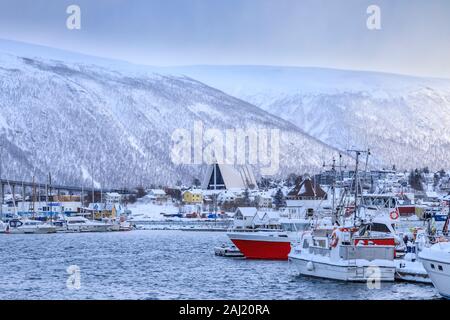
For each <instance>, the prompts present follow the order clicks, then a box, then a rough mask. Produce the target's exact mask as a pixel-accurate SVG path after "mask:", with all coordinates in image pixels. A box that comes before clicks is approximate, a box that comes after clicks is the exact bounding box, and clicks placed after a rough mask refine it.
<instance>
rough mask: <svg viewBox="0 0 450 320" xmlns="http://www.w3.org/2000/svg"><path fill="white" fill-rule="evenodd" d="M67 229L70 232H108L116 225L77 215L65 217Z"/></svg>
mask: <svg viewBox="0 0 450 320" xmlns="http://www.w3.org/2000/svg"><path fill="white" fill-rule="evenodd" d="M65 229H66V231H68V232H108V231H112V230H113V229H114V225H113V224H112V223H109V222H106V221H104V222H100V221H95V220H89V219H86V218H85V217H81V216H80V217H78V216H77V217H67V218H66V219H65Z"/></svg>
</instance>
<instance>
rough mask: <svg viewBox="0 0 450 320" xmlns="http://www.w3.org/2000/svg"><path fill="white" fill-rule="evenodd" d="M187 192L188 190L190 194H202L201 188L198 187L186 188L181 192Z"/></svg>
mask: <svg viewBox="0 0 450 320" xmlns="http://www.w3.org/2000/svg"><path fill="white" fill-rule="evenodd" d="M187 192H189V193H191V194H195V195H203V190H200V189H192V190H186V191H185V192H183V194H185V193H187Z"/></svg>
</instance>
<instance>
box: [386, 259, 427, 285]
mask: <svg viewBox="0 0 450 320" xmlns="http://www.w3.org/2000/svg"><path fill="white" fill-rule="evenodd" d="M395 263H396V268H395V279H396V280H400V281H407V282H417V283H427V284H431V279H430V277H429V276H428V273H427V271H426V270H425V268H424V267H423V265H422V263H421V262H419V261H414V262H413V261H405V260H396V261H395Z"/></svg>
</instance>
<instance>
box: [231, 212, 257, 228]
mask: <svg viewBox="0 0 450 320" xmlns="http://www.w3.org/2000/svg"><path fill="white" fill-rule="evenodd" d="M257 213H258V210H257V209H256V208H255V207H239V208H237V210H236V212H235V213H234V216H233V218H234V227H235V228H236V229H253V227H254V224H253V219H254V218H255V215H256V214H257Z"/></svg>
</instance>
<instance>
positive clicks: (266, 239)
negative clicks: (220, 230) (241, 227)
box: [227, 231, 291, 260]
mask: <svg viewBox="0 0 450 320" xmlns="http://www.w3.org/2000/svg"><path fill="white" fill-rule="evenodd" d="M227 235H228V237H229V238H230V240H231V241H232V242H233V243H234V245H235V246H236V247H237V248H238V249H239V250H240V251H241V252H242V254H243V255H244V256H245V257H246V258H247V259H267V260H287V259H288V254H289V252H290V251H291V240H290V239H289V236H288V234H287V233H285V232H273V231H257V232H230V233H228V234H227Z"/></svg>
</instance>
